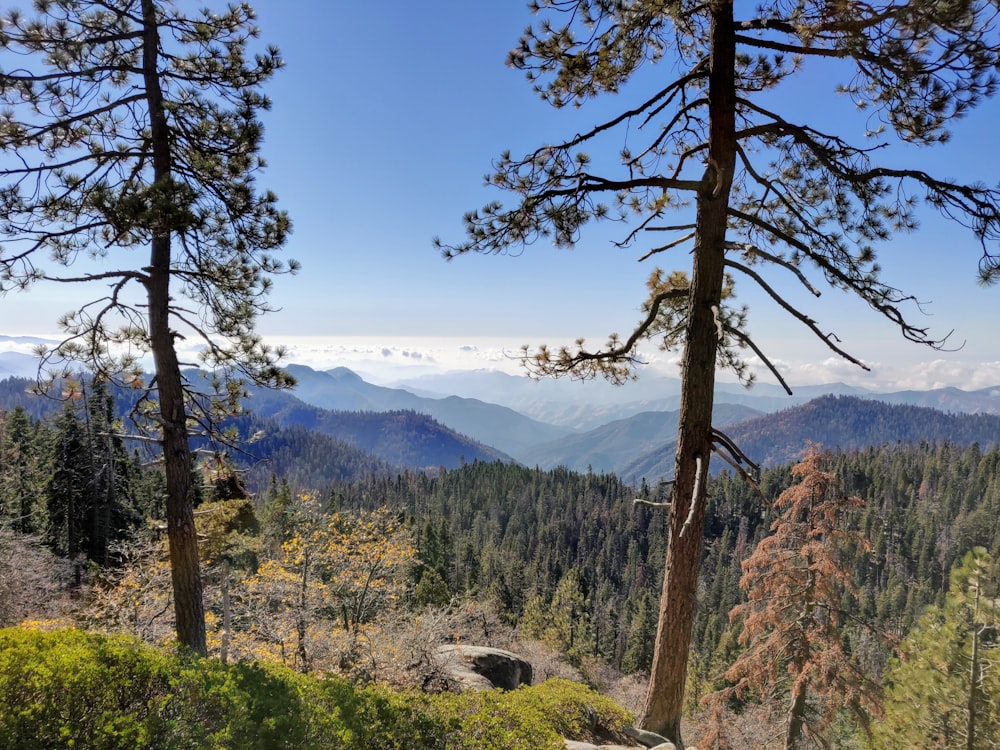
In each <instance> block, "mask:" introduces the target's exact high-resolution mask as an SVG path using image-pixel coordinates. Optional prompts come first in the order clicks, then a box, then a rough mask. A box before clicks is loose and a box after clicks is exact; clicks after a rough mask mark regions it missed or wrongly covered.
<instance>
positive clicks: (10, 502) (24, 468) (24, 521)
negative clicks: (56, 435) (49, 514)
mask: <svg viewBox="0 0 1000 750" xmlns="http://www.w3.org/2000/svg"><path fill="white" fill-rule="evenodd" d="M40 443H41V435H40V430H39V426H38V424H37V423H35V422H33V421H32V419H31V417H29V416H28V413H27V412H26V411H25V410H24V408H23V407H21V406H18V407H16V408H15V409H14V410H13V411H11V412H10V413H8V414H6V415H4V418H3V431H2V433H0V504H2V508H0V519H2V521H0V524H9V525H10V528H11V529H13V530H14V531H18V532H20V533H22V534H40V533H41V532H42V531H43V530H44V528H45V512H44V507H45V500H44V496H45V489H44V484H45V479H44V470H43V467H44V465H45V462H46V459H47V456H45V455H44V454H45V453H46V451H45V450H44V448H43V446H42V445H41V444H40Z"/></svg>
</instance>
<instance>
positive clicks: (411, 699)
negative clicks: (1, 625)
mask: <svg viewBox="0 0 1000 750" xmlns="http://www.w3.org/2000/svg"><path fill="white" fill-rule="evenodd" d="M628 720H629V716H628V715H627V714H626V712H625V711H624V710H623V709H621V708H619V707H618V706H616V705H615V704H614V703H613V702H612V701H610V700H608V699H606V698H604V697H602V696H600V695H598V694H596V693H594V692H593V691H591V690H589V689H587V688H585V687H583V686H581V685H577V684H575V683H571V682H568V681H565V680H549V681H547V682H545V683H543V684H542V685H538V686H536V687H531V688H520V689H518V690H514V691H511V692H508V693H501V692H485V693H470V694H465V695H449V694H444V695H433V696H432V695H425V694H421V693H394V692H392V691H389V690H387V689H384V688H381V687H378V686H368V687H365V688H357V687H356V686H354V685H352V684H351V683H349V682H347V681H345V680H343V679H340V678H337V677H333V676H328V677H322V678H318V677H312V676H308V675H301V674H298V673H295V672H292V671H291V670H288V669H285V668H284V667H281V666H278V665H271V664H263V663H249V662H247V663H240V664H235V665H224V664H222V663H221V662H218V661H216V660H212V659H194V658H190V657H187V656H185V655H183V654H176V653H172V652H170V651H167V650H163V649H156V648H153V647H151V646H146V645H143V644H142V643H141V642H139V641H138V640H136V639H133V638H128V637H124V636H102V635H95V634H90V633H85V632H82V631H79V630H72V629H67V630H60V631H55V632H38V631H31V630H19V629H8V630H0V737H3V738H4V747H5V748H6V749H7V750H37V749H38V748H42V747H44V748H50V749H52V750H55V749H56V748H81V749H82V748H86V750H125V749H126V748H127V749H128V750H159V749H161V748H162V749H163V750H178V749H187V748H190V749H191V750H195V749H197V750H206V749H209V750H229V749H232V750H278V749H279V748H281V749H288V750H313V749H315V750H319V749H320V748H323V749H324V750H403V749H404V748H405V749H406V750H473V749H475V750H522V749H523V750H529V749H530V750H537V748H546V747H551V748H556V747H560V746H561V745H562V742H561V737H562V736H568V737H573V738H580V739H586V738H590V737H595V738H596V737H598V736H600V735H601V732H598V731H596V730H597V728H598V727H601V728H605V729H608V730H612V731H613V730H615V729H617V728H619V727H620V726H621V725H622V724H623V723H625V722H627V721H628Z"/></svg>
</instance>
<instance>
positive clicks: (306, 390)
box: [288, 365, 572, 461]
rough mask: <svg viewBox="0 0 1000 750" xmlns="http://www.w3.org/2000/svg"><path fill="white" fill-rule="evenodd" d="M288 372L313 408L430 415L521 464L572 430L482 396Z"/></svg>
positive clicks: (334, 373)
mask: <svg viewBox="0 0 1000 750" xmlns="http://www.w3.org/2000/svg"><path fill="white" fill-rule="evenodd" d="M288 372H289V373H290V374H291V375H293V376H294V377H295V378H296V380H297V383H296V386H295V388H294V390H293V393H294V394H295V396H297V397H298V398H300V399H301V400H302V401H304V402H306V403H307V404H312V405H313V406H319V407H321V408H323V409H332V410H336V411H372V412H387V411H400V410H405V411H413V412H418V413H420V414H426V415H428V416H430V417H433V418H434V419H435V420H437V421H438V422H440V423H442V424H446V425H448V427H450V428H451V429H453V430H455V431H457V432H460V433H462V434H463V435H469V436H471V437H473V438H475V439H476V440H478V441H479V442H481V443H483V444H485V445H489V446H492V447H494V448H496V449H497V450H498V451H502V452H503V453H504V454H508V455H510V456H513V457H514V458H516V459H518V460H521V461H528V460H530V457H531V453H530V448H531V446H533V445H536V444H538V443H544V442H548V441H551V440H556V439H558V438H561V437H563V436H565V435H568V434H570V433H571V432H572V430H571V429H570V428H568V427H561V426H557V425H554V424H545V423H543V422H539V421H537V420H535V419H531V418H529V417H526V416H524V415H523V414H520V413H518V412H516V411H514V410H513V409H510V408H508V407H506V406H498V405H496V404H493V403H487V402H485V401H482V400H480V399H477V398H462V397H460V396H455V395H445V396H439V397H435V398H428V397H424V396H420V395H417V394H415V393H412V392H410V391H407V390H402V389H399V388H385V387H382V386H378V385H373V384H371V383H369V382H367V381H365V380H364V379H363V378H361V377H360V376H359V375H357V374H356V373H354V372H352V371H351V370H348V369H347V368H346V367H338V368H335V369H333V370H329V371H327V372H321V371H317V370H313V369H312V368H310V367H305V366H303V365H291V366H289V367H288Z"/></svg>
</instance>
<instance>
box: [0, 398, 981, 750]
mask: <svg viewBox="0 0 1000 750" xmlns="http://www.w3.org/2000/svg"><path fill="white" fill-rule="evenodd" d="M63 395H64V396H65V398H64V399H63V401H61V402H58V401H53V400H44V399H43V400H41V401H39V400H38V399H37V398H28V397H25V399H24V402H23V405H19V406H15V407H14V408H11V409H9V410H7V411H5V412H2V413H0V625H2V626H5V627H6V626H13V625H26V626H28V627H30V628H36V629H40V630H49V629H53V628H61V627H64V626H74V627H78V628H82V629H85V630H87V631H92V632H102V633H126V634H129V635H132V636H136V637H139V638H140V639H142V640H144V641H146V642H149V643H153V644H168V643H169V642H171V640H172V639H173V625H172V621H171V611H170V586H169V572H168V564H167V559H166V547H165V543H164V538H163V537H164V534H163V524H162V516H163V504H162V503H163V500H162V498H163V478H162V475H161V471H160V468H159V466H158V462H157V460H156V455H155V453H152V452H150V451H148V450H145V448H144V446H143V445H142V444H139V445H138V446H136V445H135V444H127V443H126V442H125V440H124V439H123V438H122V437H119V436H118V435H119V434H120V432H121V422H120V417H119V416H118V414H120V412H121V408H120V407H118V408H116V407H115V404H114V400H113V398H112V396H111V395H110V394H109V393H108V392H107V391H105V390H104V389H102V388H100V387H97V386H94V387H91V389H90V391H89V392H88V391H86V390H84V389H83V388H81V389H80V390H79V391H78V392H74V391H73V390H72V389H71V390H70V391H67V392H65V393H64V394H63ZM39 403H41V404H44V408H43V407H41V406H39ZM26 407H27V408H26ZM872 413H873V414H876V415H877V414H878V413H879V411H878V406H877V405H874V404H873V411H872ZM957 418H958V419H961V417H957ZM283 434H284V435H286V436H287V435H290V434H294V433H283ZM331 445H332V446H336V450H333V451H331V452H330V453H329V454H327V455H326V456H325V460H327V461H331V462H337V461H340V460H342V459H343V460H344V461H345V464H344V467H343V472H342V475H341V478H340V479H339V480H338V481H334V482H328V483H326V484H324V485H322V486H310V485H306V484H303V483H302V482H301V481H299V480H298V479H296V476H295V475H294V474H292V473H290V474H287V475H285V474H282V473H279V472H277V471H272V473H271V475H270V477H269V478H268V479H267V480H266V481H265V482H264V483H263V485H262V487H261V489H260V491H259V492H255V493H251V492H248V491H247V489H246V484H245V482H244V477H245V476H247V473H246V469H247V466H248V464H247V460H248V457H247V456H242V455H241V454H240V453H239V452H234V453H232V454H231V455H230V456H229V457H225V456H223V455H222V454H219V453H213V452H210V451H208V450H203V451H202V452H201V453H200V454H199V455H200V458H199V462H198V466H197V469H196V475H197V477H196V478H197V481H196V482H195V484H196V486H197V487H198V491H199V498H198V502H197V504H196V511H195V513H196V520H197V524H198V533H199V543H200V548H201V556H202V566H203V571H204V576H205V580H206V585H205V597H206V610H207V620H208V629H209V635H208V638H209V649H210V655H212V656H215V657H218V658H220V659H221V660H222V661H223V662H230V663H233V662H235V663H252V662H255V661H263V662H269V663H277V664H283V665H285V666H286V667H288V668H290V669H293V670H296V671H299V672H317V673H333V674H340V675H342V676H344V677H345V678H348V679H350V680H352V681H361V682H362V683H375V684H385V685H391V686H393V687H394V688H419V689H421V690H424V691H429V692H438V691H441V690H446V689H447V687H448V684H447V679H446V677H445V676H444V675H442V674H441V673H440V672H439V671H438V670H437V669H436V667H435V666H434V661H433V659H432V658H431V654H432V652H433V650H434V648H435V647H436V646H437V645H439V644H441V643H448V642H470V643H471V642H474V643H482V644H487V645H493V646H500V647H505V648H514V647H516V648H517V649H518V650H519V651H520V652H522V653H526V654H529V655H530V657H531V659H532V661H533V662H534V663H535V666H536V680H537V681H541V680H543V679H545V677H548V676H554V677H568V678H571V679H573V680H575V681H579V682H584V683H588V684H590V685H591V686H593V687H595V688H596V689H598V690H600V691H602V692H605V693H608V694H610V695H611V696H612V697H614V698H615V700H617V701H618V702H619V703H621V704H623V705H625V706H626V707H628V708H630V709H631V710H633V711H635V710H638V702H639V701H640V700H641V695H640V693H641V690H642V689H643V685H644V680H645V677H644V675H645V674H646V673H647V670H648V669H649V666H650V661H651V659H652V648H653V643H654V638H655V631H656V621H657V602H658V599H659V593H660V589H661V585H662V578H663V561H664V558H665V554H664V552H665V546H666V543H667V534H668V523H667V513H668V512H669V509H668V508H666V507H663V505H664V504H665V502H667V501H669V494H670V491H669V487H668V486H666V485H648V484H646V483H643V484H642V485H640V486H633V485H629V484H625V483H623V482H622V481H620V480H619V479H618V478H617V477H616V476H614V475H610V474H597V473H593V472H587V473H576V472H570V471H567V470H564V469H556V470H552V471H543V470H540V469H536V468H530V467H525V466H522V465H518V464H515V463H504V462H501V461H493V462H487V461H475V462H469V463H467V464H466V465H464V466H461V467H459V468H456V469H438V470H435V471H428V472H421V471H413V470H400V469H394V468H392V467H390V466H389V465H388V464H386V463H385V462H381V461H377V460H374V459H370V458H369V459H368V460H361V459H359V458H358V455H363V454H361V453H360V452H359V451H357V450H356V449H351V448H350V446H346V445H344V444H341V443H337V442H336V441H333V440H331ZM285 448H288V446H285ZM270 449H271V450H274V451H275V452H280V451H281V450H282V446H281V445H279V444H277V443H275V444H273V445H270ZM802 449H803V455H804V456H805V458H804V459H803V460H802V462H801V463H799V464H797V465H796V466H795V467H793V466H792V465H785V466H780V467H775V468H771V469H765V470H764V471H763V472H762V473H761V476H760V478H759V482H757V483H756V485H755V484H754V483H753V482H748V481H746V479H745V478H742V477H739V476H734V475H733V474H732V473H730V472H728V471H722V472H721V473H719V474H717V475H716V476H715V477H714V478H712V480H711V483H710V487H709V490H708V500H707V507H706V511H705V512H706V516H705V518H706V522H705V546H704V555H703V563H702V569H701V570H702V573H701V579H700V584H699V590H698V602H697V618H696V622H695V626H694V637H693V652H692V653H693V657H692V659H693V660H692V667H691V673H690V674H691V676H690V678H689V687H688V694H689V706H688V715H689V717H690V721H691V726H692V734H693V736H695V737H699V736H700V737H702V738H704V740H697V739H696V740H695V741H696V742H705V743H709V742H711V743H714V744H704V745H701V744H699V746H705V747H708V746H713V747H751V746H754V747H767V746H769V745H768V743H769V742H771V741H772V740H773V738H774V736H775V733H776V732H778V733H780V731H782V730H781V727H782V726H784V724H785V723H786V718H787V716H786V714H787V713H788V712H789V706H790V705H793V702H792V698H791V697H790V696H792V694H793V692H794V690H795V689H797V687H801V686H803V685H807V686H809V692H808V693H807V694H806V696H805V698H804V699H803V705H804V706H807V709H808V710H805V711H804V712H803V714H802V717H803V722H804V723H805V725H806V728H807V731H812V732H814V733H822V734H823V736H825V737H832V738H833V741H834V745H833V746H836V747H854V746H857V747H868V746H870V747H900V748H903V747H912V746H913V744H912V743H914V742H916V741H917V739H919V738H928V737H933V738H937V739H939V740H940V741H941V742H942V743H944V742H950V741H953V740H954V739H955V738H956V737H962V736H965V735H964V734H963V733H967V732H968V731H969V729H968V726H967V717H968V716H970V715H975V716H976V730H975V731H976V732H977V733H978V736H979V737H980V738H982V737H987V736H988V737H990V738H992V740H991V741H993V740H997V739H1000V734H998V731H1000V730H998V727H1000V711H998V709H997V707H996V706H995V704H994V703H993V702H992V701H991V700H990V695H991V694H995V692H993V691H995V689H997V688H1000V686H998V685H996V682H997V680H998V679H1000V675H998V674H997V673H996V670H995V669H994V668H993V666H992V661H991V660H992V659H993V658H995V657H996V656H1000V643H998V641H997V638H996V633H997V632H998V630H997V627H998V614H997V612H996V601H997V599H996V596H997V593H996V582H997V571H996V566H995V560H997V557H998V555H1000V524H998V520H997V519H998V517H1000V515H998V511H1000V508H998V505H1000V449H998V448H997V447H996V446H988V447H985V446H984V447H980V446H978V445H976V444H973V445H959V444H953V443H949V442H929V441H928V442H922V443H916V444H895V445H883V446H873V447H869V448H866V449H861V450H853V451H850V452H833V453H821V452H820V450H819V449H818V448H810V446H807V445H803V446H802ZM292 452H293V453H294V449H292ZM249 458H252V456H250V457H249ZM318 460H322V457H320V459H318ZM251 463H252V462H251ZM256 470H257V471H260V468H259V467H258V468H257V469H256ZM803 498H805V500H804V501H803ZM841 501H843V502H841ZM848 501H850V502H848ZM838 503H839V504H838ZM824 524H826V526H824ZM762 566H763V567H762ZM797 566H798V568H801V571H806V573H808V580H809V581H810V583H809V584H808V586H807V585H806V583H805V581H806V579H802V580H799V579H795V578H794V575H793V573H794V570H796V569H797ZM761 570H764V571H765V572H764V573H763V574H761V575H762V577H759V578H758V580H757V585H751V583H752V581H753V576H754V575H755V573H754V571H757V573H758V574H759V573H760V571H761ZM789 571H792V572H789ZM786 574H787V575H789V576H792V579H790V580H791V583H788V584H787V585H786V586H785V587H784V588H778V586H779V583H778V582H779V581H782V580H784V579H783V578H782V576H784V575H786ZM817 576H819V577H821V578H825V579H826V580H827V582H828V584H829V590H828V591H826V593H825V594H823V596H825V597H826V598H825V599H823V598H822V597H821V596H820V593H822V592H819V591H813V589H812V588H811V587H813V586H814V585H815V583H816V580H815V579H816V577H817ZM796 581H797V582H796ZM765 582H767V583H765ZM741 584H742V585H741ZM769 586H774V587H775V588H774V589H773V590H772V589H771V588H769ZM761 591H763V592H765V593H768V595H769V597H771V598H772V599H773V600H778V601H781V602H782V608H783V609H786V610H789V611H791V612H793V613H794V617H793V618H792V620H791V621H790V622H787V623H784V624H783V622H782V621H781V620H780V616H779V617H778V619H777V620H767V617H771V616H778V615H780V613H776V612H771V611H769V610H767V607H766V604H767V597H765V599H764V600H762V601H757V600H755V599H754V597H755V596H757V594H755V592H758V594H759V592H761ZM762 602H763V603H762ZM815 607H818V609H813V608H815ZM810 612H812V613H813V614H810V615H808V617H807V613H810ZM762 617H764V620H763V621H762V619H761V618H762ZM754 618H756V619H754ZM810 618H811V622H812V626H813V629H812V630H810V629H808V628H805V626H804V625H803V622H804V621H805V620H807V619H810ZM762 622H763V624H762ZM797 629H799V630H797ZM800 630H801V632H800ZM822 633H825V635H821V634H822ZM762 635H767V636H768V637H772V636H773V637H776V638H778V641H775V642H774V644H777V645H774V644H772V647H773V650H772V651H770V652H768V653H767V658H766V659H765V658H764V657H763V656H761V654H762V653H763V652H755V651H754V649H757V648H763V647H764V646H762V645H761V644H762V643H766V641H761V640H760V638H758V637H757V636H762ZM796 638H801V639H804V640H803V641H802V642H803V643H808V649H806V650H807V651H809V653H810V654H811V655H810V656H809V657H808V658H805V661H803V662H802V663H798V662H796V658H795V657H794V654H793V653H792V651H793V650H794V649H792V648H791V645H790V644H795V643H798V642H799V641H796V640H795V639H796ZM782 639H785V640H782ZM824 639H826V640H824ZM782 649H784V652H782ZM755 653H756V654H757V656H758V657H759V658H758V659H757V661H758V662H760V663H764V662H765V661H766V662H768V664H769V665H770V666H769V668H770V669H771V670H772V674H769V675H768V674H764V673H763V672H762V671H761V670H757V671H754V670H750V671H749V672H748V671H747V670H745V669H743V670H742V671H741V667H740V665H741V664H743V665H744V666H746V657H747V655H750V656H753V655H754V654H755ZM834 656H836V659H835V660H834ZM741 660H743V661H741ZM824 660H832V661H824ZM7 667H8V668H9V667H10V665H9V664H8V665H7ZM824 670H825V671H824ZM977 670H978V671H977ZM834 671H835V672H836V673H837V679H838V680H840V682H837V681H836V680H834V681H832V682H831V680H830V679H829V678H830V677H831V674H832V672H834ZM824 675H825V676H824ZM928 675H934V677H933V679H931V678H929V677H928ZM915 705H921V706H924V708H923V709H922V710H921V711H920V713H919V714H917V713H915V709H914V708H913V706H915ZM949 738H950V739H949ZM970 746H975V747H979V746H985V745H982V744H976V745H970Z"/></svg>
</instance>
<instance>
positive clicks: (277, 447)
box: [0, 378, 510, 488]
mask: <svg viewBox="0 0 1000 750" xmlns="http://www.w3.org/2000/svg"><path fill="white" fill-rule="evenodd" d="M33 384H34V381H32V380H28V379H25V378H7V379H5V380H2V381H0V411H10V410H12V409H14V408H15V407H17V406H20V407H22V408H24V410H25V411H26V412H27V413H28V414H29V415H30V416H32V417H34V418H36V419H41V418H45V417H47V416H50V415H52V414H55V413H56V412H58V411H60V410H61V409H62V408H63V402H62V401H60V400H58V399H54V398H44V397H40V396H36V395H33V394H32V393H30V392H29V390H30V388H31V387H32V385H33ZM130 396H131V394H129V393H128V392H124V391H119V392H118V393H117V407H116V408H117V412H118V414H119V416H120V415H123V414H125V413H126V412H127V411H128V409H129V406H128V404H129V403H130V401H129V399H130ZM133 397H134V396H133ZM246 407H247V410H248V412H249V413H248V414H247V415H245V416H242V417H239V418H237V419H234V420H231V421H230V422H229V423H228V424H229V425H230V426H233V427H235V428H236V429H237V430H238V432H239V434H240V435H242V436H244V437H245V438H249V437H250V436H254V439H253V441H252V442H249V443H246V444H243V445H241V446H240V448H241V450H239V451H234V452H233V459H234V460H235V461H237V463H239V464H240V465H241V466H244V467H246V468H248V469H250V475H249V477H248V484H249V485H251V486H252V487H254V488H256V487H259V486H261V484H262V483H263V484H266V482H267V479H268V477H269V476H270V474H271V473H275V474H277V475H279V476H287V477H288V478H289V479H290V480H293V481H295V482H298V483H300V484H302V485H304V486H320V485H325V484H329V483H331V482H336V481H348V480H351V479H355V478H357V477H358V476H364V475H365V474H367V473H370V472H373V471H375V472H385V471H388V470H389V469H390V468H396V469H399V468H409V469H422V468H428V467H431V468H435V469H437V468H439V467H442V466H443V467H446V468H455V467H457V466H460V465H461V464H462V463H464V462H466V461H478V460H484V461H494V460H505V461H509V460H510V457H509V456H507V455H506V454H504V453H501V452H500V451H498V450H495V449H493V448H491V447H489V446H485V445H482V444H480V443H478V442H476V441H474V440H472V439H470V438H468V437H465V436H464V435H461V434H459V433H457V432H456V431H455V430H452V429H451V428H449V427H445V426H444V425H442V424H440V423H439V422H437V421H436V420H435V419H433V418H431V417H429V416H427V415H424V414H417V413H415V412H411V411H394V412H349V411H337V412H335V411H330V410H327V409H321V408H318V407H316V406H312V405H310V404H306V403H304V402H302V401H300V400H299V399H297V398H296V397H295V396H293V395H292V394H291V393H288V392H284V391H272V390H268V389H262V388H255V389H251V398H250V399H249V400H248V401H247V402H246Z"/></svg>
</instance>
